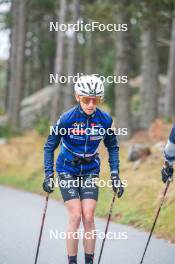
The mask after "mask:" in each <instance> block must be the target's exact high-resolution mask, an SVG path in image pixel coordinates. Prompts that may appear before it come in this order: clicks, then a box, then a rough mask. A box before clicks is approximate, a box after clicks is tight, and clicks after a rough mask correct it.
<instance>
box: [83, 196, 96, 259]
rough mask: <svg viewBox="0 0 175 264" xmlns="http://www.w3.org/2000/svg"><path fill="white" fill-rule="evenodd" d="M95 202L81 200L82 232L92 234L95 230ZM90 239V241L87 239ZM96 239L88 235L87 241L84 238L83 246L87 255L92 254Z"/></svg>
mask: <svg viewBox="0 0 175 264" xmlns="http://www.w3.org/2000/svg"><path fill="white" fill-rule="evenodd" d="M96 203H97V202H96V201H95V200H93V199H83V200H82V221H83V225H84V232H85V233H86V232H92V230H95V224H94V211H95V208H96ZM89 237H90V239H89ZM95 242H96V238H95V236H94V237H93V236H92V235H91V236H89V235H88V239H87V238H86V237H84V241H83V245H84V251H85V253H87V254H93V253H94V251H95Z"/></svg>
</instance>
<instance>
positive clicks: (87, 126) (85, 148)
mask: <svg viewBox="0 0 175 264" xmlns="http://www.w3.org/2000/svg"><path fill="white" fill-rule="evenodd" d="M89 118H90V117H89V116H88V118H87V123H86V128H89ZM87 141H88V135H86V142H85V147H84V158H85V156H86V152H87Z"/></svg>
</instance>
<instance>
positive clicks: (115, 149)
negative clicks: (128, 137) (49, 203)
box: [104, 129, 119, 173]
mask: <svg viewBox="0 0 175 264" xmlns="http://www.w3.org/2000/svg"><path fill="white" fill-rule="evenodd" d="M104 144H105V147H106V148H107V150H108V153H109V165H110V171H111V173H112V172H114V173H115V172H119V146H118V141H117V136H116V135H115V132H114V131H113V130H112V129H110V133H106V135H105V138H104Z"/></svg>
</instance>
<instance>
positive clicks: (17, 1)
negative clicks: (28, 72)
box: [8, 0, 26, 130]
mask: <svg viewBox="0 0 175 264" xmlns="http://www.w3.org/2000/svg"><path fill="white" fill-rule="evenodd" d="M13 2H14V3H13V10H12V19H13V29H12V39H11V40H12V43H11V59H10V83H9V102H8V117H9V122H10V125H11V126H12V128H13V129H14V130H18V128H19V112H20V102H21V96H22V90H23V85H24V83H23V78H24V54H25V37H26V0H14V1H13Z"/></svg>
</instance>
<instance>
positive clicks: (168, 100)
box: [165, 12, 175, 118]
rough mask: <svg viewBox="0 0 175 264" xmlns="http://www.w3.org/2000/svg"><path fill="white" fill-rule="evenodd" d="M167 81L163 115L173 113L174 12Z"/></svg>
mask: <svg viewBox="0 0 175 264" xmlns="http://www.w3.org/2000/svg"><path fill="white" fill-rule="evenodd" d="M167 76H168V82H167V87H166V92H165V116H166V117H168V118H169V117H173V116H174V115H175V12H174V16H173V22H172V32H171V46H170V51H169V63H168V74H167Z"/></svg>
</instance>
